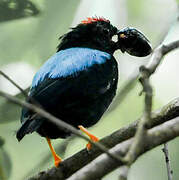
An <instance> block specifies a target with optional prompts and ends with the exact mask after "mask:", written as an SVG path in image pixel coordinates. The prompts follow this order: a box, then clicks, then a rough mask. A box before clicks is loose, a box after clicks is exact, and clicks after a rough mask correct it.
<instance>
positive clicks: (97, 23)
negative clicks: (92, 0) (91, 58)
mask: <svg viewBox="0 0 179 180" xmlns="http://www.w3.org/2000/svg"><path fill="white" fill-rule="evenodd" d="M136 32H137V33H136ZM115 36H116V37H115ZM117 37H118V38H117ZM122 37H123V38H122ZM135 38H137V39H135ZM60 39H61V43H60V44H59V46H58V49H57V51H60V50H63V49H67V48H71V47H87V48H93V49H98V50H101V51H105V52H108V53H110V54H113V53H114V51H115V50H117V49H121V51H122V52H125V51H126V52H128V53H129V54H131V55H134V56H143V54H145V55H148V54H147V53H149V52H151V47H150V51H149V50H147V52H146V49H145V47H144V48H143V45H144V44H145V45H146V44H148V45H149V46H150V44H149V42H148V40H147V39H146V38H145V36H144V35H143V34H142V33H139V32H138V31H137V30H136V31H135V32H133V31H131V30H130V29H129V30H118V29H117V28H116V27H115V26H113V25H112V24H111V23H110V21H109V20H107V19H105V18H98V17H92V18H87V19H86V20H84V21H82V22H81V23H80V24H78V25H77V26H76V27H74V28H72V29H71V31H69V32H68V33H66V34H64V35H63V36H61V37H60ZM133 46H135V47H133ZM140 47H142V48H143V49H142V50H143V51H145V52H144V53H143V54H142V52H141V51H142V50H141V49H140ZM146 48H149V47H147V46H146ZM138 51H140V52H139V53H138Z"/></svg>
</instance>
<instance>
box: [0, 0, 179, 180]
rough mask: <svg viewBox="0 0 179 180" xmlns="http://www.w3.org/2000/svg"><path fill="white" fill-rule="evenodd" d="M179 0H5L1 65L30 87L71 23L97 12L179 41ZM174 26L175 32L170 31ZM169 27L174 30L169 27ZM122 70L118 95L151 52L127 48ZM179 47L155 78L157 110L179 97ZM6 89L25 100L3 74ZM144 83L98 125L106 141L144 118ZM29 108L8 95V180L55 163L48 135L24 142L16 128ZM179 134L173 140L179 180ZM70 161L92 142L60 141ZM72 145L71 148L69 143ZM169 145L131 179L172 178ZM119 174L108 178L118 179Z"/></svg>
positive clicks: (0, 145)
mask: <svg viewBox="0 0 179 180" xmlns="http://www.w3.org/2000/svg"><path fill="white" fill-rule="evenodd" d="M177 6H178V5H177V2H176V1H175V0H145V1H143V0H133V1H131V0H96V1H95V0H93V1H91V0H75V1H74V0H68V1H66V0H53V1H43V0H0V69H1V70H2V71H3V72H5V73H7V75H9V76H10V77H11V78H12V79H13V80H14V81H15V82H16V83H18V84H19V85H20V86H21V87H22V88H23V89H27V88H28V87H29V86H30V84H31V81H32V78H33V76H34V74H35V72H36V71H37V70H38V69H39V67H40V66H41V65H42V64H43V63H44V62H45V61H46V60H47V59H48V58H49V57H50V56H52V55H53V54H54V53H55V52H56V47H57V45H58V43H59V41H58V38H59V37H60V36H61V35H63V34H64V33H66V32H67V31H68V29H69V28H70V27H74V26H76V25H77V24H78V23H79V22H80V21H82V20H84V19H86V17H89V16H95V15H96V16H103V17H105V18H107V19H109V20H110V21H111V23H112V24H113V25H115V26H116V27H118V28H119V29H120V28H123V27H127V26H130V27H131V26H132V27H135V28H137V29H138V30H140V31H142V32H143V33H144V34H145V35H146V36H147V37H148V39H149V40H150V41H151V44H152V46H153V48H155V47H156V46H157V45H158V44H160V43H161V42H162V41H163V39H164V37H165V36H166V35H167V36H166V38H165V40H164V43H168V42H170V41H172V40H177V39H179V22H177V21H176V19H177V16H178V12H179V11H178V8H177ZM169 29H170V30H169ZM168 30H169V32H168ZM115 57H116V59H117V60H118V63H119V68H120V81H119V87H118V92H119V91H120V89H121V87H122V86H123V85H124V84H125V82H126V81H127V80H128V79H129V78H130V77H131V76H132V75H133V74H134V73H136V72H137V71H138V67H139V66H140V65H142V64H146V63H147V62H148V60H149V58H150V57H146V58H137V57H132V56H130V55H128V54H122V53H121V52H120V51H117V52H116V53H115ZM178 59H179V51H177V50H176V51H173V52H172V53H170V54H169V55H167V56H166V57H165V58H164V59H163V62H162V64H161V65H160V67H159V68H158V70H157V72H156V73H155V74H154V75H153V76H152V86H153V88H154V104H153V105H154V106H153V109H157V108H159V107H161V106H163V105H165V104H166V103H168V102H169V101H170V100H172V99H173V98H175V97H179V83H178V76H179V72H178V67H179V60H178ZM0 89H1V90H3V91H5V92H8V93H10V94H12V95H15V96H17V97H19V98H21V99H24V97H23V95H22V94H21V93H20V92H19V90H18V89H16V88H15V87H14V86H13V85H11V84H10V83H9V82H8V81H7V80H6V79H4V78H3V77H2V76H0ZM140 91H141V86H140V84H138V83H137V84H136V85H135V87H134V88H133V90H132V91H131V92H130V93H129V94H128V96H127V97H126V98H125V100H124V101H123V102H122V103H121V104H120V105H118V102H117V101H115V102H114V104H113V105H111V107H110V109H109V110H108V112H106V113H105V114H104V116H103V118H102V119H101V121H100V122H99V123H98V124H96V125H95V126H93V128H91V129H90V131H91V132H93V133H94V134H95V135H96V136H98V137H99V138H102V137H104V136H106V135H108V134H110V133H112V132H113V131H115V130H117V129H119V128H121V127H123V126H125V125H127V124H129V123H131V122H133V121H134V120H136V119H137V118H138V117H140V116H141V115H142V111H143V97H141V96H139V95H138V94H139V92H140ZM20 111H21V108H19V107H17V106H15V105H13V104H10V103H8V102H7V101H6V100H5V99H3V98H2V97H0V180H7V179H9V180H23V179H27V177H30V176H32V175H34V174H36V173H37V172H39V171H40V170H46V169H47V168H48V167H51V166H53V160H52V158H51V154H50V151H49V147H48V146H47V143H46V140H45V139H44V138H42V137H40V136H38V135H37V134H36V133H33V134H32V135H29V136H26V137H25V138H24V139H23V140H22V141H21V142H20V143H19V142H18V141H17V139H16V138H15V133H16V131H17V129H18V128H19V127H20V121H19V117H20ZM178 142H179V139H178V138H177V139H175V140H173V141H172V142H170V143H169V151H170V157H171V164H172V169H173V171H174V178H173V179H175V180H176V179H179V155H178V153H179V150H178V149H179V143H178ZM53 143H54V144H55V148H56V150H57V151H58V152H59V154H60V155H63V158H64V159H65V158H66V157H69V156H71V155H72V154H74V153H75V152H78V151H79V150H81V149H82V148H84V147H85V144H86V142H84V141H83V140H81V139H79V138H73V139H72V140H70V139H69V140H62V139H58V140H55V141H53ZM66 147H67V148H66ZM161 149H162V146H160V147H158V148H155V149H154V150H152V151H150V152H148V153H146V154H145V155H143V156H142V157H140V158H139V159H138V160H137V161H136V163H135V164H134V165H133V166H132V168H131V171H130V174H129V180H144V179H145V180H151V179H152V180H164V179H167V171H166V167H165V161H164V155H163V153H162V150H161ZM118 175H119V171H118V170H116V171H114V172H113V173H111V174H109V175H107V176H106V177H104V179H105V180H109V179H110V180H113V179H114V180H115V179H117V178H118Z"/></svg>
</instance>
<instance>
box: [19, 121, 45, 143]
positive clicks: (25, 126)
mask: <svg viewBox="0 0 179 180" xmlns="http://www.w3.org/2000/svg"><path fill="white" fill-rule="evenodd" d="M42 123H43V120H40V119H27V120H26V121H24V123H22V126H21V127H20V129H19V130H18V131H17V134H16V138H17V139H18V141H20V140H21V139H22V138H23V137H24V136H25V135H26V134H29V133H33V132H34V131H36V130H37V129H38V128H39V127H40V126H41V125H42Z"/></svg>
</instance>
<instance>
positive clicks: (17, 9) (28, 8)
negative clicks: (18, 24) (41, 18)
mask: <svg viewBox="0 0 179 180" xmlns="http://www.w3.org/2000/svg"><path fill="white" fill-rule="evenodd" d="M0 12H1V13H0V22H4V21H9V20H14V19H19V18H24V17H29V16H35V15H37V14H39V10H38V9H37V7H36V6H35V5H34V4H33V3H32V2H31V1H29V0H14V1H12V0H1V2H0Z"/></svg>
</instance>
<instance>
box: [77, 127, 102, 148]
mask: <svg viewBox="0 0 179 180" xmlns="http://www.w3.org/2000/svg"><path fill="white" fill-rule="evenodd" d="M78 128H79V129H80V130H81V131H83V132H84V133H85V134H86V135H87V136H89V137H90V139H91V140H92V141H93V142H98V141H99V139H98V138H97V137H96V136H94V135H93V134H91V133H90V132H89V131H88V130H87V129H86V128H84V127H83V126H81V125H80V126H78ZM86 148H87V150H90V149H91V143H88V144H87V145H86Z"/></svg>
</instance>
